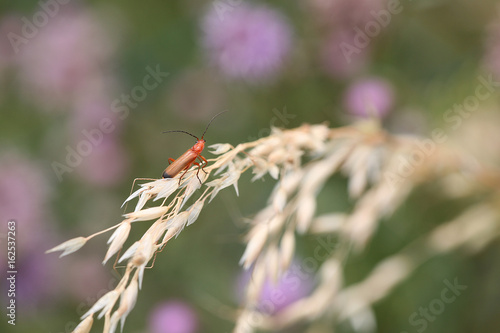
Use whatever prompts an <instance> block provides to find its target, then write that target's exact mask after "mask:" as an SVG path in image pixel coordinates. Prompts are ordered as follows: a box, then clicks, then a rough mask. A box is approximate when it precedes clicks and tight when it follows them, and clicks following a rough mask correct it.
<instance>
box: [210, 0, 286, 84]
mask: <svg viewBox="0 0 500 333" xmlns="http://www.w3.org/2000/svg"><path fill="white" fill-rule="evenodd" d="M202 29H203V31H204V39H203V44H204V46H205V48H206V49H207V51H208V54H209V58H210V60H211V61H212V62H213V64H214V65H215V66H216V67H218V68H219V69H220V70H221V71H222V72H223V73H224V74H225V75H226V76H227V77H229V78H237V79H238V78H241V79H245V80H247V81H249V82H253V83H256V82H262V81H268V80H270V79H272V78H274V77H275V76H276V75H277V74H278V73H279V71H280V70H281V69H282V67H283V61H284V59H285V57H286V56H287V55H288V54H289V52H290V47H291V42H292V33H291V28H290V26H289V25H288V23H287V21H286V19H285V18H284V16H283V15H282V14H281V13H279V12H277V11H275V10H273V9H270V8H268V7H265V6H255V5H247V4H240V5H238V6H236V7H233V8H232V9H231V10H230V11H229V12H227V13H225V14H224V16H221V15H220V13H219V12H217V11H216V10H215V9H212V10H211V11H209V12H208V13H207V14H206V16H205V18H204V20H203V22H202Z"/></svg>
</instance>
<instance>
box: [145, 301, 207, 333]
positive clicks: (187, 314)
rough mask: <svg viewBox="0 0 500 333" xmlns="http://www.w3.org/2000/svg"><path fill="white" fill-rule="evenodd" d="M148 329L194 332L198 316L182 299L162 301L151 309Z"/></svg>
mask: <svg viewBox="0 0 500 333" xmlns="http://www.w3.org/2000/svg"><path fill="white" fill-rule="evenodd" d="M149 330H150V332H151V333H195V332H196V331H197V330H198V317H197V315H196V312H195V311H194V310H193V308H191V306H189V305H188V304H187V303H185V302H183V301H180V300H174V301H168V302H164V303H161V304H159V305H157V306H156V307H155V309H154V310H153V312H152V314H151V316H150V318H149Z"/></svg>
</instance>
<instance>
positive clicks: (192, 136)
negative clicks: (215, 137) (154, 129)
mask: <svg viewBox="0 0 500 333" xmlns="http://www.w3.org/2000/svg"><path fill="white" fill-rule="evenodd" d="M172 132H181V133H186V134H188V135H191V136H192V137H193V138H195V139H196V140H197V141H199V140H200V139H198V138H197V137H196V136H194V135H193V134H191V133H189V132H186V131H177V130H174V131H165V132H163V133H172Z"/></svg>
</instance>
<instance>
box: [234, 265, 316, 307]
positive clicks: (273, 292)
mask: <svg viewBox="0 0 500 333" xmlns="http://www.w3.org/2000/svg"><path fill="white" fill-rule="evenodd" d="M251 279H252V270H247V271H244V272H243V273H242V274H241V275H240V276H239V278H238V279H237V281H236V294H237V296H238V298H239V300H240V302H241V301H242V300H243V299H244V296H243V295H244V293H245V289H246V287H247V285H248V284H249V283H252V282H251V281H252V280H251ZM313 279H314V277H313V275H312V274H311V273H308V272H305V271H304V269H303V268H302V267H301V265H300V264H299V262H298V261H297V260H294V262H293V263H292V265H291V266H290V268H289V269H288V270H287V271H286V272H285V273H283V274H282V276H281V278H280V279H279V280H278V281H277V282H276V283H274V282H273V281H272V280H271V279H270V278H266V280H265V282H264V285H263V287H262V290H261V293H260V296H259V304H258V306H259V308H261V309H262V311H265V312H267V313H269V314H275V313H277V312H280V311H281V310H283V309H284V308H286V307H287V306H289V305H290V304H292V303H294V302H296V301H298V300H300V299H302V298H304V297H306V296H307V295H309V294H310V293H311V291H312V290H313V287H314V281H313Z"/></svg>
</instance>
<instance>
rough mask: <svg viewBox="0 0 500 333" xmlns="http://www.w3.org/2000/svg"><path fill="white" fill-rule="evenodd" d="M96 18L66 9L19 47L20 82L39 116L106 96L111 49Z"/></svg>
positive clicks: (110, 41)
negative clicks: (84, 99)
mask: <svg viewBox="0 0 500 333" xmlns="http://www.w3.org/2000/svg"><path fill="white" fill-rule="evenodd" d="M109 31H111V29H108V28H107V27H106V24H104V23H103V22H102V21H101V20H100V19H98V18H97V15H95V14H93V13H91V12H90V11H84V10H81V9H79V8H72V7H70V8H68V7H65V10H64V11H62V12H61V13H59V14H58V15H57V16H55V17H54V18H51V19H50V21H49V23H48V24H47V25H46V26H44V27H43V29H40V32H39V33H38V35H37V38H34V39H33V40H30V42H29V43H26V45H24V44H22V45H19V49H20V52H19V56H18V57H17V58H18V65H19V80H20V83H21V89H22V91H23V92H24V94H25V95H26V96H27V98H29V99H31V100H33V101H34V102H35V103H37V105H38V106H42V107H43V109H44V110H54V109H60V108H67V107H71V106H72V103H73V102H74V100H75V99H78V98H81V96H84V97H89V96H93V95H94V94H101V93H102V92H103V91H109V90H110V87H111V86H112V85H113V83H112V82H111V81H110V79H109V78H110V77H111V76H110V75H108V73H104V72H103V68H108V67H110V61H111V60H112V56H113V55H114V53H115V48H116V43H115V42H114V40H113V37H112V36H110V34H109Z"/></svg>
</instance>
